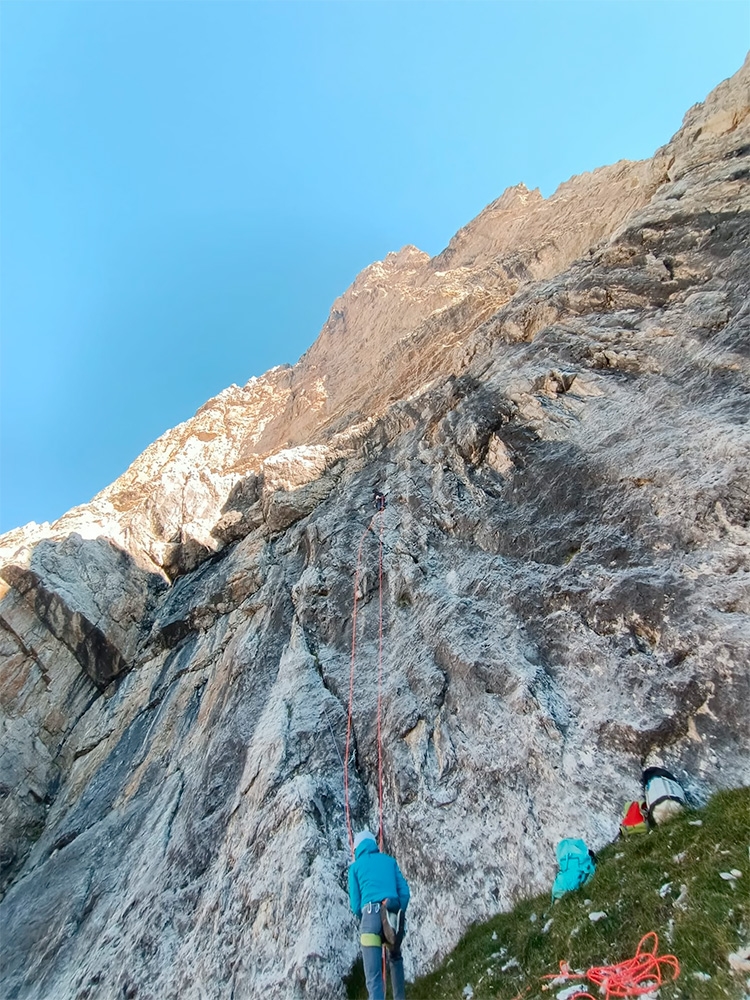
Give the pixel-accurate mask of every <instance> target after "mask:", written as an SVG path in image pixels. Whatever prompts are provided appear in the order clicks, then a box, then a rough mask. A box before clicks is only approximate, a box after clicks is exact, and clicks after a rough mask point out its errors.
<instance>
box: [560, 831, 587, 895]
mask: <svg viewBox="0 0 750 1000" xmlns="http://www.w3.org/2000/svg"><path fill="white" fill-rule="evenodd" d="M557 867H558V869H559V871H558V872H557V875H556V877H555V881H554V883H553V885H552V899H553V900H556V899H559V898H560V897H561V896H564V895H565V893H566V892H572V890H573V889H577V888H578V887H579V886H581V885H585V884H586V882H588V881H589V879H590V878H592V877H593V875H594V872H595V871H596V866H595V864H594V859H593V857H592V855H591V851H589V849H588V847H586V844H585V843H584V842H583V841H582V840H575V839H573V838H572V837H566V838H565V840H561V841H560V843H559V844H558V845H557Z"/></svg>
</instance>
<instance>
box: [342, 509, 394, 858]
mask: <svg viewBox="0 0 750 1000" xmlns="http://www.w3.org/2000/svg"><path fill="white" fill-rule="evenodd" d="M384 511H385V498H382V503H379V504H378V510H377V512H376V513H375V514H374V515H373V517H372V520H371V521H370V523H369V524H368V525H367V527H366V528H365V530H364V531H363V532H362V537H361V538H360V540H359V547H358V549H357V565H356V568H355V570H354V600H353V602H352V650H351V660H350V664H349V706H348V710H347V719H346V747H345V751H344V810H345V813H346V829H347V833H348V835H349V847H350V849H351V852H352V855H353V854H354V832H353V830H352V817H351V810H350V807H349V750H350V747H351V740H352V715H353V709H354V669H355V665H356V661H357V610H358V601H359V578H360V572H361V567H362V548H363V546H364V542H365V538H366V537H367V533H368V531H371V530H372V526H373V524H374V523H375V519H376V518H377V517H378V516H379V517H380V531H379V539H378V707H377V744H378V823H379V827H378V841H379V845H380V849H381V850H382V849H383V727H382V708H383V516H384Z"/></svg>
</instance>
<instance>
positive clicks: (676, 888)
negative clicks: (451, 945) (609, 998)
mask: <svg viewBox="0 0 750 1000" xmlns="http://www.w3.org/2000/svg"><path fill="white" fill-rule="evenodd" d="M698 822H700V825H697V824H698ZM749 841H750V789H738V790H735V791H727V792H719V793H718V794H716V795H715V796H714V797H713V799H712V800H711V802H710V803H709V804H708V806H706V808H705V809H702V810H699V811H689V812H686V813H684V814H683V815H682V816H680V817H679V818H678V819H675V820H673V821H672V822H671V823H670V824H669V825H667V826H664V827H661V828H659V829H656V830H653V831H652V832H651V833H649V834H647V835H641V836H637V835H636V836H634V837H633V838H632V839H628V840H617V841H616V842H615V843H613V844H610V845H609V846H608V847H606V848H605V849H604V850H603V851H601V853H600V855H599V862H598V864H597V871H596V875H595V876H594V878H593V879H592V880H591V881H590V882H589V883H588V884H587V885H585V886H584V887H582V888H581V889H579V890H577V891H576V892H573V893H569V894H568V895H566V896H564V897H563V898H562V899H561V900H560V901H559V902H557V903H555V904H554V905H552V903H551V902H550V898H549V895H544V896H538V897H536V898H535V899H528V900H524V901H522V902H520V903H519V904H518V905H517V906H516V907H515V908H514V909H513V910H512V911H511V912H509V913H503V914H500V915H499V916H497V917H494V918H493V919H492V920H490V921H488V922H487V923H485V924H478V925H476V926H475V927H473V928H471V929H470V930H469V932H468V933H467V934H466V935H465V937H464V938H463V939H462V941H460V943H459V944H458V946H457V947H456V948H455V950H454V951H453V952H452V953H451V954H450V955H448V956H447V957H446V959H445V961H444V962H443V964H442V965H441V966H440V967H439V968H438V969H437V970H436V971H435V972H433V973H432V974H430V975H429V976H425V977H423V978H422V979H419V980H417V981H416V982H415V983H413V984H411V985H410V986H409V987H407V997H408V998H409V1000H442V998H455V1000H461V998H463V997H464V989H465V987H466V986H467V985H471V988H472V990H473V996H474V1000H489V998H492V1000H514V998H516V997H518V996H519V994H520V995H521V996H522V997H523V1000H550V998H553V997H555V995H556V993H557V992H558V991H559V990H561V989H563V988H564V987H563V986H558V987H556V988H553V989H551V990H548V991H545V990H543V989H542V987H543V986H545V985H546V983H545V980H543V979H542V977H543V976H545V975H549V974H553V973H555V972H557V971H558V968H559V964H560V962H561V961H566V962H568V963H569V964H570V967H571V968H572V969H579V970H585V969H587V968H589V967H590V966H592V965H610V964H614V963H617V962H621V961H624V960H626V959H628V958H632V957H633V955H634V954H635V950H636V947H637V945H638V942H639V940H640V939H641V937H642V936H643V935H644V934H646V933H647V932H648V931H651V930H653V931H656V933H657V934H658V936H659V954H660V955H661V954H666V953H671V954H673V955H675V956H676V957H677V959H678V961H679V963H680V967H681V973H680V976H679V978H678V979H677V980H676V982H674V983H673V984H672V983H670V984H669V985H667V986H663V987H662V988H661V990H660V992H659V1000H678V998H680V1000H718V998H726V997H728V998H732V1000H741V998H743V997H744V996H745V994H746V991H745V981H746V979H747V976H740V975H737V974H735V973H732V971H731V970H730V967H729V964H728V962H727V956H728V954H729V953H730V952H733V951H736V950H737V949H738V948H739V947H741V946H743V945H745V944H747V943H749V942H750V857H749V856H748V842H749ZM733 868H736V869H739V870H740V871H741V872H742V877H741V878H739V879H736V880H735V881H733V882H729V881H725V880H723V879H722V878H721V877H720V874H719V873H720V872H727V871H730V870H731V869H733ZM667 883H671V888H667V889H663V888H662V887H664V886H666V885H667ZM682 886H685V887H686V891H685V893H684V894H683V899H682V901H681V902H680V903H678V898H679V896H680V892H681V887H682ZM660 889H661V890H662V892H661V893H660ZM662 893H663V894H662ZM595 911H604V912H605V913H606V914H607V916H606V918H604V919H602V920H600V921H598V922H596V923H592V922H591V921H590V920H589V918H588V915H589V913H592V912H595ZM404 947H405V948H407V947H408V936H407V941H406V942H405V945H404ZM695 973H701V974H703V975H704V976H706V975H707V976H710V979H703V978H702V977H696V976H695V975H694V974H695ZM547 982H548V981H547ZM572 982H573V981H571V983H572ZM571 983H569V984H566V985H571ZM347 988H348V996H349V997H351V998H354V1000H356V998H364V997H366V996H367V991H366V990H365V989H364V982H363V979H362V978H361V973H360V974H359V975H358V974H357V971H356V970H355V972H354V973H353V975H352V976H351V977H350V979H349V980H348V983H347ZM596 989H597V988H596V987H591V992H592V994H594V995H597V994H596ZM747 992H748V993H750V988H748V991H747Z"/></svg>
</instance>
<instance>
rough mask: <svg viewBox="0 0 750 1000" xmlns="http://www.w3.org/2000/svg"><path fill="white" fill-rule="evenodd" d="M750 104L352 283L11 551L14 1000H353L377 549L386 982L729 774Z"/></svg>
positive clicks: (7, 821) (726, 107)
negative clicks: (591, 851)
mask: <svg viewBox="0 0 750 1000" xmlns="http://www.w3.org/2000/svg"><path fill="white" fill-rule="evenodd" d="M749 91H750V65H749V64H748V63H746V64H745V66H744V67H743V68H742V70H740V71H739V72H738V73H737V74H736V76H735V77H733V78H732V79H731V80H728V81H726V82H725V83H723V84H721V85H720V86H719V87H718V88H717V89H716V90H715V91H714V92H713V93H712V94H711V95H710V96H709V98H708V99H707V100H706V102H705V103H704V104H702V105H697V106H696V107H695V108H693V109H691V110H690V111H689V112H688V114H687V116H686V118H685V121H684V124H683V127H682V128H681V130H680V131H679V132H678V133H677V135H676V136H675V137H674V138H673V140H672V141H671V142H670V143H669V144H668V145H667V146H665V147H664V148H663V149H662V150H660V151H659V152H658V153H657V154H656V156H655V157H654V158H653V160H650V161H647V162H643V163H637V164H632V163H619V164H616V165H615V166H613V167H606V168H602V169H601V170H598V171H595V172H594V173H592V174H590V175H584V176H582V177H577V178H573V179H572V180H571V181H569V182H568V183H567V184H564V185H562V187H561V188H560V189H559V190H558V191H557V192H556V193H555V194H554V195H553V196H552V197H551V198H549V199H547V200H545V199H543V198H541V196H540V195H539V193H538V192H529V191H527V190H526V189H525V188H523V187H518V188H514V189H511V190H510V191H506V193H505V194H504V195H503V196H502V197H501V198H500V199H499V200H498V201H497V202H495V203H493V204H492V205H490V206H489V207H488V208H487V209H486V210H485V211H484V212H483V213H481V215H480V216H478V218H477V219H475V220H474V221H473V222H472V223H470V224H469V225H468V226H467V227H465V229H463V230H461V232H459V233H458V234H457V235H456V237H455V238H454V239H453V240H452V241H451V244H450V245H449V247H448V248H447V249H446V250H445V251H444V252H443V253H442V254H440V255H439V256H438V257H436V258H434V259H429V258H428V257H427V256H426V255H425V254H423V253H421V252H420V251H418V250H416V249H415V248H413V247H407V248H405V249H403V250H401V251H400V252H399V253H397V254H390V255H389V256H388V257H387V258H386V260H385V261H383V262H381V263H378V264H373V265H372V266H371V267H369V268H367V269H366V270H365V271H364V272H363V273H362V274H361V275H359V277H358V278H357V279H356V280H355V282H354V284H353V285H352V286H351V288H350V289H348V291H347V292H346V293H345V294H344V295H343V296H342V297H341V298H340V299H339V300H337V302H336V303H334V306H333V309H332V312H331V316H330V318H329V320H328V322H327V323H326V325H325V327H324V328H323V331H322V332H321V334H320V337H319V338H318V340H317V341H316V343H315V344H314V345H313V347H311V348H310V350H309V351H308V353H307V354H306V355H305V356H304V357H303V358H302V359H301V361H300V362H299V363H298V365H296V366H295V367H293V368H279V369H274V370H273V371H271V372H269V373H267V374H266V375H265V376H263V377H262V378H260V379H255V380H252V381H251V382H250V383H248V385H246V386H244V387H243V388H238V387H237V386H232V387H230V388H229V389H227V390H225V391H224V392H223V393H221V394H220V395H219V396H218V397H216V399H214V400H211V401H210V402H209V403H207V404H206V406H204V407H203V408H202V410H200V411H199V412H198V413H197V414H196V416H195V417H194V418H192V420H189V421H187V422H186V423H185V424H182V425H180V426H179V427H177V428H175V429H174V430H173V431H170V432H168V433H167V434H165V435H164V436H163V437H162V438H160V439H159V440H158V441H157V442H155V444H153V445H152V446H151V447H150V448H149V449H147V451H146V452H145V453H144V454H143V455H142V456H141V457H140V458H139V459H138V460H137V461H136V462H135V463H134V464H133V466H131V468H130V469H129V470H128V471H127V472H126V473H125V475H124V476H122V477H121V478H120V479H119V480H117V482H115V483H114V484H113V485H112V486H110V487H109V488H108V489H106V490H105V491H104V492H103V493H101V494H100V495H99V496H98V497H96V498H94V500H93V501H92V502H91V503H90V504H87V505H85V506H84V507H80V508H76V509H75V510H73V511H71V512H70V513H69V514H67V515H65V517H63V518H62V519H61V520H60V521H58V522H57V523H55V524H54V525H42V526H36V525H32V526H27V527H26V528H24V529H18V530H17V531H14V532H11V533H9V534H8V535H6V536H5V537H4V538H3V539H2V540H0V543H1V545H2V548H1V549H0V554H1V555H2V563H3V566H4V568H3V569H2V579H3V580H4V581H5V582H4V585H3V591H4V596H3V598H2V601H1V602H0V643H1V644H2V656H3V665H2V672H1V673H0V708H1V709H2V716H1V719H2V722H1V725H2V744H1V747H2V749H1V750H0V766H1V768H2V772H1V774H0V782H2V784H0V796H1V797H0V820H1V826H2V832H1V833H0V838H1V841H0V851H1V853H0V862H1V864H2V891H3V892H4V897H3V899H2V902H1V903H0V920H2V926H3V949H2V969H1V971H0V976H1V980H0V981H1V982H2V986H3V996H6V997H8V998H9V1000H31V998H34V1000H96V998H101V1000H109V998H115V997H127V998H138V1000H155V998H157V997H159V998H162V997H175V998H176V997H178V996H179V997H181V998H186V1000H189V998H196V1000H197V998H219V997H234V998H236V1000H244V998H252V997H260V996H263V997H279V998H291V997H299V998H302V997H309V998H329V997H337V996H339V997H343V996H344V990H343V987H342V984H341V979H342V976H343V975H345V973H346V972H347V970H348V969H349V968H350V967H351V964H352V962H353V961H354V958H355V955H356V946H357V935H356V929H355V923H354V920H353V918H352V917H351V915H350V914H349V911H348V905H347V899H346V892H345V875H346V865H347V862H348V859H349V848H348V838H347V831H346V825H345V821H344V798H343V779H342V771H343V754H344V742H345V732H346V706H347V698H348V690H349V669H350V649H351V639H352V637H351V613H352V603H353V596H354V595H353V574H354V567H355V563H356V559H357V550H358V547H359V546H360V545H361V550H362V569H361V574H360V577H359V581H358V608H359V615H358V622H359V630H358V652H357V658H356V663H355V667H356V674H355V701H354V711H353V735H354V739H353V753H352V760H351V781H350V796H351V808H352V813H353V818H354V822H355V825H363V824H365V823H368V824H370V825H376V824H377V787H378V775H377V770H378V764H377V752H376V742H377V741H376V730H377V715H376V704H377V664H378V606H379V592H378V549H379V544H380V542H379V539H380V532H381V528H382V545H383V587H384V593H383V608H384V618H385V620H384V626H385V645H384V661H383V666H384V689H383V698H382V701H383V712H382V724H383V734H384V742H383V751H384V788H385V793H384V794H385V816H384V825H385V835H386V841H387V845H388V847H389V849H391V850H392V851H393V852H395V853H396V854H397V856H398V858H399V861H400V863H401V867H402V869H403V870H404V873H405V874H406V876H407V878H408V879H409V881H410V883H411V886H412V890H413V904H412V906H411V908H410V914H411V920H410V932H409V935H408V938H407V944H406V946H405V952H406V957H407V962H408V971H409V972H410V973H414V972H418V971H424V970H425V969H426V968H427V967H428V966H429V965H430V963H432V962H434V961H435V959H436V958H437V957H438V956H439V955H440V954H442V953H444V952H445V951H446V950H447V949H448V948H450V947H451V946H452V945H453V944H454V943H455V941H456V940H457V938H458V936H459V935H460V934H461V932H462V931H463V930H464V929H465V928H466V926H467V925H468V924H469V923H470V922H472V921H474V920H477V919H482V918H485V917H487V916H489V915H490V914H492V913H495V912H497V911H498V910H499V909H502V908H503V907H505V906H507V905H508V904H509V902H510V901H511V900H512V899H513V898H514V897H515V896H516V895H518V894H525V893H526V892H528V891H532V890H540V889H542V888H543V887H544V886H545V885H547V884H549V883H550V881H551V878H552V876H553V870H554V845H555V843H556V841H557V840H558V839H559V838H560V837H561V836H564V835H581V836H583V837H585V838H587V839H588V840H589V842H590V843H592V845H593V846H596V845H597V844H600V843H602V842H604V841H606V840H608V839H610V838H611V837H612V836H613V835H614V833H615V831H616V828H617V823H618V821H619V814H620V809H621V806H622V803H623V800H625V799H630V798H633V797H635V796H636V795H637V794H638V791H639V779H640V773H641V768H642V766H643V765H644V764H645V763H652V762H661V763H663V764H665V765H666V766H668V767H669V768H670V769H671V770H673V771H674V772H675V773H676V774H677V775H678V776H679V777H680V778H681V779H682V780H683V782H684V783H685V786H686V788H687V789H688V791H689V793H690V794H691V795H692V796H693V797H694V798H695V799H696V800H701V799H703V798H704V797H705V796H706V795H707V794H708V793H709V792H710V791H711V790H713V789H714V788H717V787H724V786H732V785H737V784H740V783H744V782H747V780H748V777H749V776H748V770H747V760H748V756H747V755H748V749H749V744H750V732H749V731H748V717H747V708H746V706H747V704H748V703H750V690H749V688H750V684H749V683H748V676H747V669H746V664H747V659H748V653H749V652H750V623H749V620H748V610H750V544H749V543H750V473H749V472H748V470H749V469H750V425H748V417H750V381H749V376H750V338H749V332H750V311H749V309H748V302H749V301H750V288H748V285H749V284H750V242H749V240H750V198H749V197H748V183H747V181H748V176H749V173H748V171H749V168H748V163H749V161H750V155H749V154H750V93H749ZM374 487H377V488H378V489H380V490H383V491H384V492H385V493H386V494H387V496H388V505H387V508H386V510H385V512H384V513H383V514H382V516H380V515H378V516H376V517H375V521H374V523H373V522H372V518H373V515H374V513H375V512H374V510H373V507H372V491H373V488H374ZM381 522H382V523H381ZM368 525H369V526H370V528H371V530H368Z"/></svg>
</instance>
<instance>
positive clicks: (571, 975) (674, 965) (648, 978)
mask: <svg viewBox="0 0 750 1000" xmlns="http://www.w3.org/2000/svg"><path fill="white" fill-rule="evenodd" d="M650 939H652V944H651V945H650V946H647V945H646V942H647V941H649V940H650ZM658 948H659V938H658V937H657V936H656V932H655V931H649V932H648V934H644V935H643V937H642V938H641V940H640V941H639V942H638V947H637V949H636V952H635V955H634V956H633V958H630V959H628V960H627V961H625V962H620V963H619V964H618V965H594V966H592V967H591V968H590V969H587V970H586V972H571V971H570V969H569V967H568V965H567V963H566V962H561V963H560V971H559V973H557V974H556V975H553V976H544V977H543V978H544V979H551V980H552V982H551V983H550V984H549V985H548V986H544V987H542V989H545V990H549V989H552V987H553V986H558V985H560V984H561V983H563V982H565V981H566V980H568V979H588V981H589V982H590V983H593V984H594V985H595V986H598V987H599V997H598V998H596V997H594V996H593V995H592V994H591V993H589V992H588V991H587V990H586V989H585V987H584V986H583V985H582V986H581V991H580V993H573V994H572V995H571V996H570V997H569V998H568V1000H601V997H602V996H603V997H604V1000H614V998H619V997H639V996H644V995H645V994H647V993H653V992H654V991H655V990H657V989H658V988H659V987H660V986H663V985H664V984H665V983H667V982H669V981H670V980H668V979H664V971H663V970H664V969H667V968H668V969H670V970H671V972H672V976H671V979H672V980H675V979H677V977H678V976H679V974H680V963H679V962H678V961H677V959H676V958H675V956H674V955H658V954H657V951H658Z"/></svg>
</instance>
